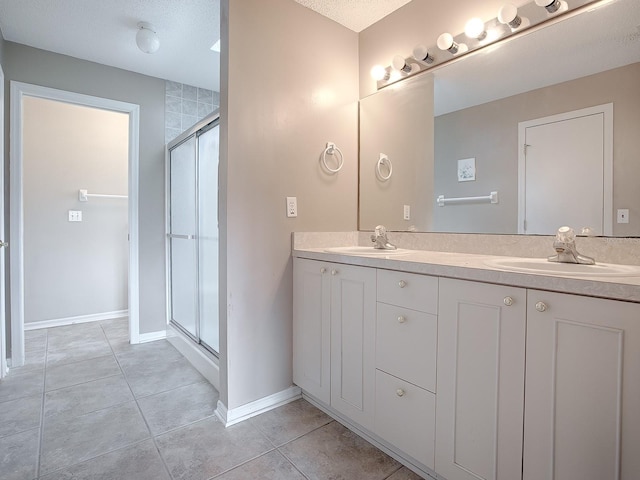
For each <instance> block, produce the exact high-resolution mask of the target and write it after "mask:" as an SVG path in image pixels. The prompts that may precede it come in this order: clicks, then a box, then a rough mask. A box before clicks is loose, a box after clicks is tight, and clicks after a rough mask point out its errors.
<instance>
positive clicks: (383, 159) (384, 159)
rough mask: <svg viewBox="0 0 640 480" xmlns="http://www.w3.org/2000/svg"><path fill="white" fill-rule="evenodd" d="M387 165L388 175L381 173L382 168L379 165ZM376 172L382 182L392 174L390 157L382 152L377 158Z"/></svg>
mask: <svg viewBox="0 0 640 480" xmlns="http://www.w3.org/2000/svg"><path fill="white" fill-rule="evenodd" d="M385 164H386V165H387V168H388V169H389V174H388V175H383V174H382V169H381V167H382V166H383V165H385ZM376 173H377V174H378V178H379V179H380V180H382V181H383V182H386V181H387V180H389V179H390V178H391V175H392V174H393V163H391V159H390V158H389V157H387V156H386V155H385V154H384V153H381V154H380V158H379V159H378V163H376Z"/></svg>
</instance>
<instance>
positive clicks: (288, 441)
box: [276, 417, 335, 449]
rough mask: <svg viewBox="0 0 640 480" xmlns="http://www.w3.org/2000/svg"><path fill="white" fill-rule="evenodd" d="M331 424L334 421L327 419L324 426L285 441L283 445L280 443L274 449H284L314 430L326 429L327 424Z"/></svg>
mask: <svg viewBox="0 0 640 480" xmlns="http://www.w3.org/2000/svg"><path fill="white" fill-rule="evenodd" d="M333 422H335V420H334V419H333V418H331V417H329V421H328V422H327V423H325V424H324V425H320V426H319V427H316V428H314V429H312V430H309V431H308V432H307V433H303V434H302V435H298V436H297V437H295V438H292V439H291V440H287V441H286V442H284V443H281V444H279V445H276V448H278V449H279V448H281V447H284V446H285V445H289V444H290V443H293V442H295V441H296V440H299V439H301V438H302V437H305V436H307V435H309V434H310V433H313V432H315V431H316V430H320V429H321V428H324V427H326V426H327V425H329V424H331V423H333Z"/></svg>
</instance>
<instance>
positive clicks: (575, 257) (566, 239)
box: [547, 227, 596, 265]
mask: <svg viewBox="0 0 640 480" xmlns="http://www.w3.org/2000/svg"><path fill="white" fill-rule="evenodd" d="M553 248H554V249H555V251H556V255H552V256H551V257H549V258H547V260H549V261H550V262H559V263H581V264H583V265H594V264H595V263H596V261H595V260H594V259H593V258H591V257H587V256H586V255H582V254H580V253H578V251H577V250H576V234H575V232H574V231H573V229H572V228H570V227H560V228H559V229H558V233H556V239H555V241H554V242H553Z"/></svg>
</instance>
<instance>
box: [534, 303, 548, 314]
mask: <svg viewBox="0 0 640 480" xmlns="http://www.w3.org/2000/svg"><path fill="white" fill-rule="evenodd" d="M546 309H547V304H546V303H544V302H538V303H536V310H537V311H539V312H544V311H545V310H546Z"/></svg>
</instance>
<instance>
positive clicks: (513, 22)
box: [498, 3, 531, 32]
mask: <svg viewBox="0 0 640 480" xmlns="http://www.w3.org/2000/svg"><path fill="white" fill-rule="evenodd" d="M498 21H499V22H500V23H502V24H503V25H508V26H509V28H510V29H511V31H512V32H513V31H515V30H517V29H518V28H525V27H528V26H529V24H530V23H531V22H529V19H528V18H523V17H521V16H520V15H518V8H517V7H516V6H515V5H512V4H510V3H508V4H506V5H503V6H502V7H501V8H500V10H499V11H498Z"/></svg>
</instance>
